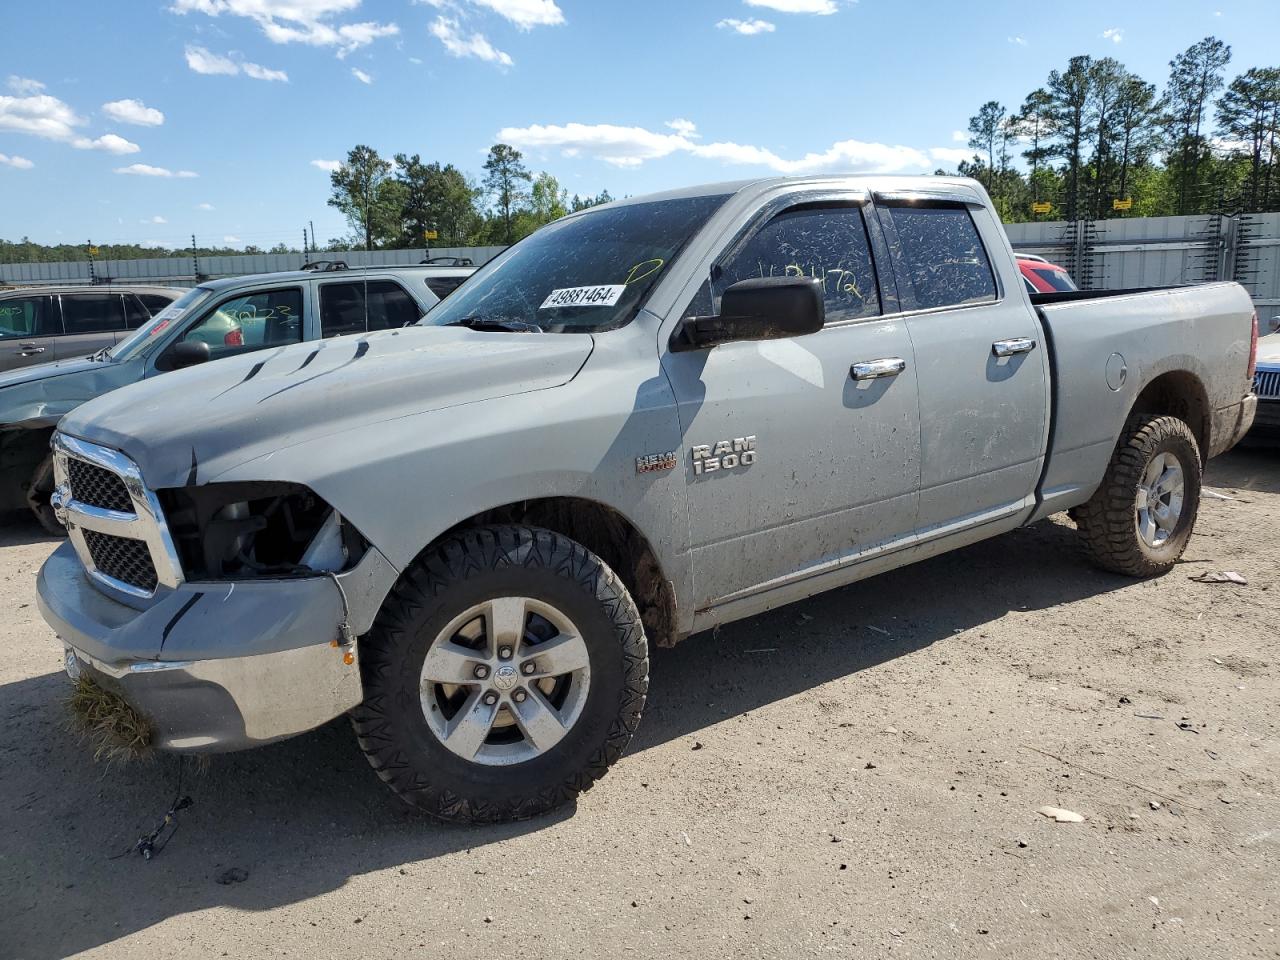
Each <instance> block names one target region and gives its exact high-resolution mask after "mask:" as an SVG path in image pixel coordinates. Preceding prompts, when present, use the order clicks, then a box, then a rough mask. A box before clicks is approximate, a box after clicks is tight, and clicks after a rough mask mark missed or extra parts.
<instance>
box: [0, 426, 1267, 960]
mask: <svg viewBox="0 0 1280 960" xmlns="http://www.w3.org/2000/svg"><path fill="white" fill-rule="evenodd" d="M1207 483H1208V484H1209V485H1210V486H1211V488H1212V489H1213V490H1215V491H1218V492H1220V493H1222V494H1224V495H1226V496H1228V497H1231V498H1233V499H1230V500H1227V499H1216V498H1212V497H1211V498H1208V499H1206V501H1205V503H1204V506H1203V508H1202V512H1201V517H1200V522H1199V525H1198V528H1197V533H1196V536H1195V537H1194V539H1193V540H1192V541H1191V545H1190V548H1189V550H1188V552H1187V562H1186V563H1184V564H1183V565H1181V566H1179V567H1178V568H1176V569H1175V570H1174V571H1173V572H1172V573H1170V574H1169V575H1167V576H1165V577H1163V578H1161V579H1159V580H1155V581H1151V582H1142V583H1139V582H1133V581H1129V580H1124V579H1121V578H1118V577H1114V576H1110V575H1107V574H1103V573H1099V572H1097V571H1095V570H1093V569H1091V568H1090V567H1088V566H1086V565H1085V564H1084V562H1083V560H1082V559H1081V557H1080V556H1079V554H1078V551H1077V548H1076V545H1075V539H1074V532H1073V531H1072V529H1071V527H1070V525H1069V523H1068V522H1066V521H1065V520H1063V521H1060V522H1050V523H1045V524H1041V525H1039V526H1037V527H1034V528H1031V529H1028V530H1022V531H1018V532H1016V533H1013V534H1010V535H1007V536H1004V537H1000V538H999V539H996V540H993V541H990V542H988V543H985V544H980V545H978V546H975V547H971V548H969V549H966V550H963V551H960V552H958V553H955V554H951V555H949V556H945V557H940V558H938V559H935V560H931V561H928V562H925V563H922V564H919V565H917V566H914V567H909V568H907V569H904V570H900V571H897V572H895V573H891V574H888V575H886V576H882V577H879V578H876V579H874V580H870V581H867V582H865V583H862V584H858V585H855V586H852V587H849V588H846V589H844V590H840V591H836V592H834V593H830V594H826V595H824V596H821V597H817V598H814V599H812V600H810V601H807V602H805V603H803V604H799V605H796V606H792V607H788V608H786V609H783V610H778V611H775V612H773V613H771V614H768V615H765V616H761V617H757V618H755V619H752V620H748V621H745V622H742V623H738V624H734V625H732V626H730V627H727V628H725V629H723V630H721V631H719V633H717V634H715V635H711V634H706V635H702V636H698V637H694V638H692V639H690V640H689V641H687V642H686V643H685V644H683V645H682V646H680V647H677V648H676V649H674V650H659V651H657V652H656V653H655V655H654V657H653V662H652V682H651V686H650V701H649V709H648V712H647V714H646V716H645V719H644V721H643V723H642V724H641V728H640V731H639V733H638V735H637V737H636V739H635V741H634V742H633V744H632V747H631V749H630V751H629V752H628V753H627V755H626V756H625V757H623V759H622V760H621V761H620V762H619V763H618V765H617V766H616V767H615V768H614V770H613V772H612V773H611V774H610V775H609V776H607V777H606V778H605V779H604V780H603V781H601V782H600V783H599V784H598V785H597V786H596V787H595V789H593V790H592V791H591V792H590V793H588V794H587V795H585V796H584V797H583V798H582V800H581V801H580V802H579V803H578V804H577V806H576V807H574V808H571V809H568V810H565V811H563V812H561V813H559V814H557V815H555V816H552V817H550V818H544V819H540V820H536V821H533V822H530V823H524V824H518V825H513V826H503V827H497V828H485V829H462V828H454V827H445V826H440V825H438V824H434V823H432V822H429V821H427V820H425V819H423V818H422V817H420V816H418V815H416V814H415V813H413V812H411V811H410V810H408V809H407V808H405V807H404V806H402V805H401V803H400V802H399V801H398V800H397V799H396V798H395V797H394V796H392V795H391V794H390V793H389V792H388V791H387V789H386V788H385V787H384V786H383V785H382V784H381V783H380V782H379V780H378V779H377V777H376V776H374V774H373V772H372V771H371V770H370V769H369V767H368V766H367V764H366V763H365V761H364V759H363V758H362V757H361V755H360V753H359V750H358V749H357V747H356V743H355V738H354V737H353V735H352V732H351V730H350V728H349V727H348V726H347V724H346V723H345V721H339V722H335V723H332V724H330V725H328V726H326V727H324V728H322V729H320V730H317V731H315V732H314V733H311V734H309V735H306V736H302V737H298V738H297V739H294V740H292V741H288V742H285V743H281V744H278V745H275V746H272V747H269V748H266V749H262V750H259V751H256V752H250V753H245V754H239V755H233V756H226V757H221V758H217V759H215V760H213V761H212V762H211V763H210V764H209V766H208V768H207V769H206V770H204V771H203V772H200V773H197V774H195V775H194V776H190V775H189V776H188V779H187V783H186V785H185V787H184V792H188V793H190V795H191V796H192V798H193V800H194V805H193V806H192V807H190V808H189V809H187V810H184V811H182V812H181V813H180V814H179V815H178V818H179V825H180V829H179V830H178V831H177V833H176V834H175V836H174V838H173V840H172V841H171V842H170V844H169V846H168V847H167V848H166V849H165V850H164V851H163V852H162V853H161V854H160V855H159V856H158V857H156V858H155V859H154V860H152V861H151V862H145V861H143V860H142V859H141V858H139V857H137V856H124V857H120V858H117V859H112V857H113V855H116V854H119V853H120V852H121V851H124V850H127V849H128V848H129V847H130V846H131V844H132V843H133V842H134V841H135V840H136V838H137V837H138V836H139V835H140V834H141V833H144V832H146V831H148V830H150V829H151V828H152V827H153V826H154V824H155V822H156V821H157V820H158V819H159V818H160V817H161V816H162V815H163V813H164V811H165V809H166V808H167V807H168V805H169V801H170V798H171V796H172V794H173V791H174V788H175V777H176V773H177V761H176V760H174V759H172V758H165V759H161V760H160V761H157V762H154V763H151V764H140V765H137V764H136V765H116V766H112V767H104V766H102V765H95V764H94V763H93V762H92V760H91V759H90V757H89V756H88V754H87V752H86V750H85V749H84V747H83V746H81V745H80V744H78V743H77V742H76V741H75V740H74V739H73V738H72V736H71V735H70V734H68V733H67V732H66V730H65V729H64V726H63V724H64V713H63V708H62V706H61V700H62V698H63V696H64V695H65V693H66V691H67V681H66V679H65V677H64V675H63V674H62V671H61V663H60V655H61V651H60V648H59V646H58V645H57V644H56V643H55V642H54V640H53V636H52V634H51V633H50V631H49V630H48V628H47V627H46V626H45V624H44V622H43V621H42V620H41V619H40V616H39V614H38V613H37V611H36V608H35V595H34V577H35V571H36V569H37V568H38V566H39V564H40V563H41V561H42V560H43V559H44V557H45V556H46V555H47V554H48V553H49V551H50V550H51V549H52V546H53V544H52V542H51V541H49V540H47V539H44V538H43V537H41V536H40V534H39V533H38V529H37V528H35V527H34V526H31V525H26V524H24V525H20V526H17V527H14V526H8V527H5V528H3V530H2V531H0V577H2V578H3V579H2V581H0V611H3V615H4V617H5V621H6V626H5V628H4V631H3V637H2V639H3V644H4V650H5V653H6V654H7V655H6V656H5V657H4V658H3V659H2V660H0V717H2V718H3V722H4V736H3V737H2V738H0V811H3V819H2V820H0V957H4V958H26V960H43V958H52V957H63V956H67V955H70V954H75V953H79V952H82V951H83V952H85V953H87V954H91V955H93V956H102V957H125V956H130V957H132V956H138V957H208V956H213V957H217V956H232V957H248V956H255V957H256V956H297V957H306V958H314V957H322V958H328V957H346V956H352V957H362V958H373V957H410V956H412V957H449V958H466V957H500V956H504V955H508V954H514V953H517V952H518V953H519V955H522V956H525V957H619V956H636V957H679V956H697V957H699V958H708V957H797V956H828V955H831V956H859V957H860V956H866V957H883V956H893V957H943V958H956V957H967V956H998V957H1004V958H1009V957H1013V958H1022V957H1028V958H1042V957H1099V958H1115V957H1130V956H1132V957H1140V958H1143V960H1149V958H1166V957H1187V958H1196V960H1202V958H1211V957H1276V956H1280V935H1278V934H1277V927H1280V871H1278V870H1277V866H1276V862H1277V853H1280V783H1278V781H1280V730H1278V729H1277V706H1278V705H1280V670H1278V668H1277V658H1278V656H1280V630H1278V629H1277V612H1280V586H1273V584H1274V583H1275V581H1274V580H1273V577H1274V576H1275V573H1276V571H1277V569H1280V566H1278V561H1280V453H1278V452H1276V451H1258V450H1238V451H1236V452H1233V453H1232V454H1230V455H1229V456H1227V457H1225V458H1223V459H1221V460H1218V461H1215V462H1214V463H1213V464H1212V465H1211V467H1210V470H1209V475H1208V478H1207ZM1221 570H1234V571H1238V572H1239V573H1241V574H1243V575H1244V576H1245V577H1246V578H1248V581H1249V583H1248V585H1247V586H1236V585H1232V584H1217V585H1213V584H1202V583H1196V582H1193V581H1192V580H1190V579H1189V578H1190V576H1192V575H1195V574H1199V573H1202V572H1205V571H1221ZM1044 805H1051V806H1055V807H1062V808H1066V809H1068V810H1071V811H1075V812H1077V813H1079V814H1081V815H1083V816H1084V817H1085V820H1084V822H1083V823H1055V822H1052V821H1050V820H1048V819H1046V818H1045V817H1043V816H1041V815H1040V814H1038V813H1037V809H1038V808H1040V807H1041V806H1044ZM232 868H238V871H236V872H235V873H234V876H235V877H243V879H241V880H238V882H230V883H228V882H225V881H228V880H230V879H231V877H230V876H228V872H229V871H231V870H232ZM220 880H221V881H223V882H219V881H220Z"/></svg>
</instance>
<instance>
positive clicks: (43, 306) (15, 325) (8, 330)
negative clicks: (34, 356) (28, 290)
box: [0, 297, 62, 340]
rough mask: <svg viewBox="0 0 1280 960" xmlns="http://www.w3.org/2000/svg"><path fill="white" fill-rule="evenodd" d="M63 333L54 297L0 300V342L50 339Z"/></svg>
mask: <svg viewBox="0 0 1280 960" xmlns="http://www.w3.org/2000/svg"><path fill="white" fill-rule="evenodd" d="M61 332H62V331H61V330H60V329H59V328H58V317H57V313H56V312H55V311H54V309H53V298H52V297H12V298H9V299H5V300H0V340H12V339H16V338H18V337H49V336H53V335H54V334H57V333H61Z"/></svg>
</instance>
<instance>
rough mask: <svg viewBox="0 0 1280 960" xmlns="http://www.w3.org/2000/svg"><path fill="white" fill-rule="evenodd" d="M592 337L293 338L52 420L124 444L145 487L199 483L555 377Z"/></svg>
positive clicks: (441, 331) (76, 432)
mask: <svg viewBox="0 0 1280 960" xmlns="http://www.w3.org/2000/svg"><path fill="white" fill-rule="evenodd" d="M592 345H593V340H592V338H591V337H590V336H589V335H587V334H540V333H489V332H477V331H472V330H466V329H463V328H454V327H407V328H403V329H399V330H386V331H381V332H379V333H373V334H367V335H365V336H353V337H342V338H339V339H335V340H324V341H320V342H312V343H299V344H293V345H291V346H288V347H281V348H277V349H274V350H269V351H263V352H261V353H251V354H246V355H243V356H240V357H235V358H229V359H226V360H217V361H214V362H212V363H207V364H203V365H201V366H198V367H192V368H189V369H187V370H180V371H177V372H174V373H169V374H165V375H163V376H159V377H153V378H151V379H148V380H145V381H143V382H141V383H137V384H133V385H131V386H128V387H125V388H123V389H121V390H116V391H114V392H112V393H109V394H107V395H106V396H103V397H99V398H98V399H97V400H94V401H91V402H89V403H86V404H84V405H83V406H81V407H78V408H77V409H76V410H75V411H73V412H72V413H71V414H69V415H68V416H67V417H66V418H65V419H64V420H63V421H62V423H61V424H60V426H59V429H60V430H62V432H64V433H67V434H70V435H72V436H76V437H80V438H81V439H84V440H88V441H90V442H92V443H99V444H103V445H105V446H108V447H113V448H115V449H117V450H121V451H123V452H124V453H125V454H126V455H128V456H129V457H130V458H132V459H133V461H134V462H135V463H137V464H138V466H139V467H140V468H141V470H142V475H143V478H144V479H145V481H146V482H147V484H148V485H149V486H151V487H152V488H161V487H173V486H183V485H189V484H193V483H206V482H209V481H211V480H214V479H215V478H216V477H217V476H218V475H219V474H221V473H224V472H225V471H227V470H229V469H231V468H232V467H235V466H239V465H240V464H243V463H246V462H248V461H249V460H253V459H255V458H257V457H260V456H265V455H268V454H270V453H272V452H274V451H277V450H281V449H284V448H286V447H290V446H293V445H295V444H299V443H305V442H307V441H310V440H315V439H317V438H319V437H324V436H330V435H333V434H338V433H341V432H343V431H347V430H352V429H359V428H363V427H368V426H371V425H373V424H377V423H383V422H385V421H388V420H394V419H398V418H400V417H407V416H412V415H414V414H420V413H427V412H430V411H432V410H439V409H443V408H446V407H454V406H460V405H462V404H468V403H475V402H477V401H481V400H489V399H494V398H497V397H504V396H511V395H513V394H519V393H526V392H529V391H533V390H544V389H547V388H549V387H556V386H559V385H561V384H563V383H566V382H568V381H569V380H571V379H573V377H574V376H575V375H576V374H577V372H578V371H579V370H580V369H581V368H582V365H583V364H584V363H585V362H586V359H587V357H588V356H590V354H591V349H592ZM337 454H340V451H336V450H335V455H337ZM297 479H299V480H305V478H297Z"/></svg>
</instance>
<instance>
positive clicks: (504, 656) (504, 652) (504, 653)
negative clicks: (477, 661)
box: [498, 647, 511, 660]
mask: <svg viewBox="0 0 1280 960" xmlns="http://www.w3.org/2000/svg"><path fill="white" fill-rule="evenodd" d="M498 659H499V660H510V659H511V648H510V647H499V648H498Z"/></svg>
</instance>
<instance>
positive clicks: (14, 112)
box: [0, 93, 142, 154]
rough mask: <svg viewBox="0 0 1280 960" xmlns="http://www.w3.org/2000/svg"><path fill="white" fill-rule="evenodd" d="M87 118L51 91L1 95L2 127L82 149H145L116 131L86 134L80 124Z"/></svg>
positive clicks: (120, 150) (133, 151) (125, 151)
mask: <svg viewBox="0 0 1280 960" xmlns="http://www.w3.org/2000/svg"><path fill="white" fill-rule="evenodd" d="M84 122H85V121H84V118H83V117H80V116H78V115H77V114H76V112H75V111H74V110H72V109H71V107H69V106H68V105H67V104H65V103H63V102H62V101H61V100H59V99H58V98H57V97H51V96H49V95H48V94H47V93H40V94H36V95H35V96H31V97H3V96H0V130H7V131H10V132H13V133H27V134H30V135H31V136H33V137H43V138H44V139H45V140H57V141H59V142H61V143H69V144H71V146H73V147H75V148H76V149H78V150H105V151H107V152H108V153H116V154H122V153H137V152H138V151H139V150H141V149H142V148H141V147H139V146H138V145H137V144H136V143H131V142H130V141H128V140H126V139H125V138H124V137H120V136H117V135H116V134H114V133H106V134H103V135H102V136H100V137H98V138H96V139H90V138H89V137H86V136H83V135H82V134H80V133H78V132H77V131H76V127H80V126H83V125H84Z"/></svg>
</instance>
